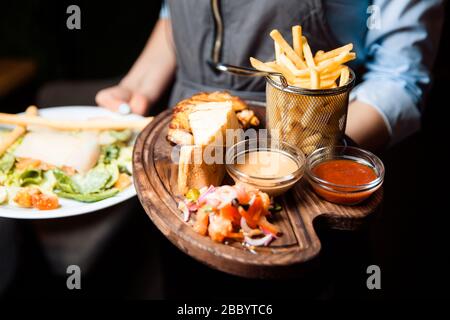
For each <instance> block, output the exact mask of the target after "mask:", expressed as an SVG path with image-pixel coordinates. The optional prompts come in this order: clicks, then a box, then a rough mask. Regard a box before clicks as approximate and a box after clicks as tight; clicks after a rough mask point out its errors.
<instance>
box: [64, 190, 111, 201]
mask: <svg viewBox="0 0 450 320" xmlns="http://www.w3.org/2000/svg"><path fill="white" fill-rule="evenodd" d="M55 193H56V194H57V195H58V196H59V197H62V198H66V199H72V200H76V201H80V202H88V203H90V202H97V201H100V200H104V199H107V198H111V197H113V196H115V195H116V194H117V193H119V189H116V188H112V189H108V190H105V191H101V192H95V193H87V194H81V193H67V192H63V191H56V192H55Z"/></svg>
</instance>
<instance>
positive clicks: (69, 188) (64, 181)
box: [53, 170, 79, 193]
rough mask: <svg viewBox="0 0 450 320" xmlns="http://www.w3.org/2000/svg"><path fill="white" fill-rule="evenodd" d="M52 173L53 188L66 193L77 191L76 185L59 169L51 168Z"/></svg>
mask: <svg viewBox="0 0 450 320" xmlns="http://www.w3.org/2000/svg"><path fill="white" fill-rule="evenodd" d="M53 175H54V176H55V178H56V184H55V189H58V190H61V191H63V192H67V193H79V188H78V185H77V184H76V183H75V182H74V181H73V180H72V178H71V177H69V176H67V175H66V174H65V173H64V172H62V171H61V170H53Z"/></svg>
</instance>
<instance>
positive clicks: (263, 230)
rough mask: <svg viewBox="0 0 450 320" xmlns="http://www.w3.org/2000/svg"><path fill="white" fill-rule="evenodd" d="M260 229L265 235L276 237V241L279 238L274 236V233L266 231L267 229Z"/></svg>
mask: <svg viewBox="0 0 450 320" xmlns="http://www.w3.org/2000/svg"><path fill="white" fill-rule="evenodd" d="M259 228H260V229H261V231H262V232H263V233H264V234H266V235H267V234H271V235H272V236H273V237H274V239H276V238H277V236H276V235H274V234H273V233H272V232H270V231H268V230H266V229H264V228H263V227H261V226H260V227H259Z"/></svg>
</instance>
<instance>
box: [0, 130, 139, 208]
mask: <svg viewBox="0 0 450 320" xmlns="http://www.w3.org/2000/svg"><path fill="white" fill-rule="evenodd" d="M2 134H5V132H0V139H1V135H2ZM98 138H99V148H100V156H99V157H98V160H97V163H96V165H95V166H94V167H92V168H91V169H90V170H89V171H87V172H86V173H84V174H80V173H78V172H76V171H75V170H69V169H70V168H64V167H63V168H58V167H55V166H52V165H49V164H45V163H41V162H40V161H30V159H26V160H27V161H24V159H21V158H17V157H16V156H15V155H14V150H15V149H16V148H17V147H18V145H20V144H21V142H22V141H23V138H20V139H18V140H17V141H16V142H15V143H14V145H12V146H11V147H10V148H9V149H8V150H7V151H6V152H5V153H4V154H3V155H2V156H1V157H0V204H6V203H12V202H14V204H17V205H19V206H21V207H37V208H39V209H41V208H40V207H39V205H40V206H42V207H43V208H44V209H45V200H46V199H47V198H48V197H51V196H53V197H61V198H67V199H72V200H76V201H81V202H96V201H100V200H103V199H106V198H110V197H112V196H114V195H116V194H117V193H118V192H120V191H121V190H123V189H125V188H126V187H128V186H129V185H130V184H131V173H132V172H131V171H132V166H131V157H132V140H133V138H134V135H133V131H132V130H123V131H103V132H101V133H99V135H98ZM94 161H95V160H94ZM24 190H27V192H28V194H27V195H26V196H23V197H22V198H21V199H19V198H20V195H21V194H20V192H24ZM30 190H33V191H30ZM37 192H38V193H39V194H43V195H45V196H44V197H41V198H40V199H37V200H36V201H35V200H34V198H32V196H33V195H34V194H36V193H37ZM28 195H29V197H28ZM27 197H28V198H29V199H33V201H34V202H36V203H38V205H37V206H36V205H34V202H33V205H28V204H31V200H29V201H28V200H27V199H28V198H27ZM27 201H28V202H29V203H28V202H27ZM39 201H40V202H39ZM42 203H44V204H42ZM47 206H49V205H47ZM47 209H50V207H48V208H47Z"/></svg>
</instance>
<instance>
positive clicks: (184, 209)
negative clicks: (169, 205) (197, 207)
mask: <svg viewBox="0 0 450 320" xmlns="http://www.w3.org/2000/svg"><path fill="white" fill-rule="evenodd" d="M178 209H180V210H181V211H182V212H183V221H184V222H188V221H189V219H190V218H191V211H190V210H189V208H188V207H187V205H186V203H184V202H183V201H180V202H179V203H178Z"/></svg>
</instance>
